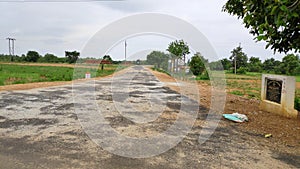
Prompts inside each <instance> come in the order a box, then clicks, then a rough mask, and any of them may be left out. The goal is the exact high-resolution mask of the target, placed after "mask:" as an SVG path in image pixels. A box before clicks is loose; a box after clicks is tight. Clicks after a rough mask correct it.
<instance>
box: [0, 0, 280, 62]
mask: <svg viewBox="0 0 300 169" xmlns="http://www.w3.org/2000/svg"><path fill="white" fill-rule="evenodd" d="M23 1H25V2H17V0H15V1H3V0H0V11H1V22H0V25H1V26H0V53H4V54H7V53H8V41H7V40H6V38H7V37H12V38H15V39H16V43H15V45H16V46H15V54H18V55H21V54H26V52H27V51H28V50H35V51H38V52H39V53H40V54H41V55H44V54H46V53H53V54H55V55H58V56H64V51H66V50H68V51H73V50H77V51H82V49H83V48H84V47H85V44H86V43H87V42H88V41H89V39H90V38H92V37H93V35H95V34H96V32H98V31H99V30H101V28H103V27H105V26H107V25H109V24H110V23H112V22H114V21H116V20H118V19H121V18H123V17H125V16H130V15H133V14H139V13H145V12H153V13H161V14H168V15H172V16H175V17H178V18H180V19H183V20H185V21H187V22H189V23H190V24H192V25H194V26H195V27H196V28H197V29H198V30H199V31H200V32H202V33H203V34H204V35H205V36H206V37H207V39H208V40H209V41H210V43H211V45H212V46H213V47H214V49H215V51H216V53H217V55H218V57H219V58H225V57H226V58H228V57H229V56H230V51H231V50H232V49H233V48H235V47H237V46H238V45H239V43H241V45H242V47H243V50H244V52H245V53H246V54H247V55H248V57H251V56H255V57H260V58H261V59H262V60H264V59H266V58H271V57H274V58H276V59H279V60H281V58H282V56H283V55H284V54H276V55H274V54H273V51H271V50H270V49H265V43H264V42H259V43H256V42H255V41H254V40H253V36H252V35H250V34H249V30H247V29H246V28H244V26H243V25H242V23H241V21H240V20H237V18H236V17H234V16H230V15H229V14H227V13H224V12H221V9H222V6H223V5H224V4H225V2H226V0H210V1H207V0H189V1H183V0H125V1H80V2H78V1H77V2H76V0H71V1H69V2H68V0H63V2H62V1H61V2H57V1H56V2H51V1H47V2H33V1H35V0H31V1H30V2H26V0H23ZM171 41H172V39H168V38H166V37H159V36H149V35H147V36H140V37H135V38H130V39H128V40H127V43H128V46H127V51H128V57H129V56H132V59H133V57H134V59H136V58H139V57H141V59H142V58H143V57H145V56H143V55H145V54H146V53H147V51H148V52H149V51H151V49H157V50H165V49H166V48H167V46H168V44H169V43H170V42H171ZM99 45H100V44H99ZM99 47H101V46H99ZM200 52H201V51H200ZM137 53H139V54H140V55H138V54H137ZM109 54H110V55H111V56H112V57H113V59H115V60H119V59H123V58H124V45H123V44H122V43H120V44H119V45H117V46H116V47H115V48H113V49H111V51H109Z"/></svg>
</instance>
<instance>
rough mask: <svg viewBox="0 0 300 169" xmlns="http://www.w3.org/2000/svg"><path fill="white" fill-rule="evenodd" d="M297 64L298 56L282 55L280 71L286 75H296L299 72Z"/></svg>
mask: <svg viewBox="0 0 300 169" xmlns="http://www.w3.org/2000/svg"><path fill="white" fill-rule="evenodd" d="M299 66H300V62H299V56H298V55H294V54H289V55H286V56H284V57H283V58H282V62H281V65H280V67H281V70H282V73H283V74H287V75H296V74H297V73H299V72H298V68H299Z"/></svg>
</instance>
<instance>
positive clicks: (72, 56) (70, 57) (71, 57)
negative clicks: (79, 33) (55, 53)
mask: <svg viewBox="0 0 300 169" xmlns="http://www.w3.org/2000/svg"><path fill="white" fill-rule="evenodd" d="M79 55H80V53H79V52H77V51H73V52H68V51H65V56H66V61H67V62H68V63H75V62H76V61H77V59H78V58H79Z"/></svg>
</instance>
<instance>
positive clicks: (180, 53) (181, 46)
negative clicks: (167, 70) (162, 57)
mask: <svg viewBox="0 0 300 169" xmlns="http://www.w3.org/2000/svg"><path fill="white" fill-rule="evenodd" d="M167 51H168V52H170V53H171V54H172V55H171V58H172V59H175V58H180V59H182V57H183V61H184V62H185V55H187V54H189V53H190V49H189V46H188V45H187V44H186V43H185V42H184V41H183V40H176V41H174V42H171V43H170V44H169V46H168V49H167Z"/></svg>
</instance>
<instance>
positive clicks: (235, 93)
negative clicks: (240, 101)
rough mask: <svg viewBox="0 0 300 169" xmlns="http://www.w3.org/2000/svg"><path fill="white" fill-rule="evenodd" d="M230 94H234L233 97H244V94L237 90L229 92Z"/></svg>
mask: <svg viewBox="0 0 300 169" xmlns="http://www.w3.org/2000/svg"><path fill="white" fill-rule="evenodd" d="M230 93H231V94H234V95H238V96H244V93H243V92H242V91H239V90H234V91H231V92H230Z"/></svg>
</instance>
